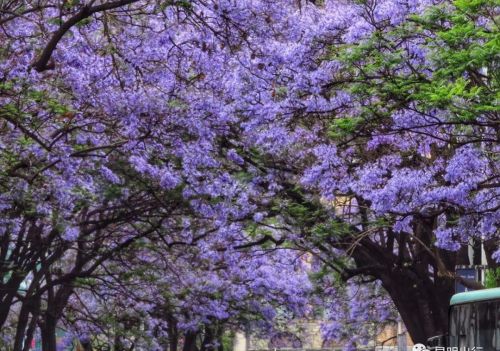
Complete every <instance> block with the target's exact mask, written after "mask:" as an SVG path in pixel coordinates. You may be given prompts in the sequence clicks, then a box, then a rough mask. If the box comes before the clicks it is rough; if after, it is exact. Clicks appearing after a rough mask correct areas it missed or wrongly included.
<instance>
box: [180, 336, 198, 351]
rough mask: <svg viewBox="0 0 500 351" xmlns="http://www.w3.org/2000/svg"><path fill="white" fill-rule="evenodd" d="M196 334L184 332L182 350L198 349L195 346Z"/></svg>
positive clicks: (194, 350) (192, 350)
mask: <svg viewBox="0 0 500 351" xmlns="http://www.w3.org/2000/svg"><path fill="white" fill-rule="evenodd" d="M197 336H198V333H197V332H193V331H188V332H187V333H185V334H184V347H183V348H182V351H198V348H197V347H196V337H197Z"/></svg>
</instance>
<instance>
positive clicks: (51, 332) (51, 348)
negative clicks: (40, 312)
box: [40, 311, 57, 351]
mask: <svg viewBox="0 0 500 351" xmlns="http://www.w3.org/2000/svg"><path fill="white" fill-rule="evenodd" d="M56 328H57V318H56V317H55V316H53V314H52V313H50V311H47V312H46V313H45V318H44V321H43V323H42V324H41V326H40V329H41V334H42V351H55V350H56V347H57V344H56Z"/></svg>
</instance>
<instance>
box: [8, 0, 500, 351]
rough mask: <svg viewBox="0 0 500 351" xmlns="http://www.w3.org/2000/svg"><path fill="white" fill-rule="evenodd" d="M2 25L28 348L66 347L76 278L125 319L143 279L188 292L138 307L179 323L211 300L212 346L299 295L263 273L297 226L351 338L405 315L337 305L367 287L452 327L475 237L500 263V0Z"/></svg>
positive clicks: (372, 2)
mask: <svg viewBox="0 0 500 351" xmlns="http://www.w3.org/2000/svg"><path fill="white" fill-rule="evenodd" d="M0 26H1V29H2V30H1V31H0V40H1V41H2V49H1V51H0V165H1V168H0V180H1V181H0V187H1V191H0V215H1V217H0V221H1V222H0V277H2V279H1V280H0V327H2V334H4V335H2V336H3V337H4V339H5V343H6V344H8V345H9V346H8V347H11V348H14V350H16V351H17V350H23V349H24V350H27V349H28V345H29V341H30V340H31V339H32V338H33V335H35V333H37V332H38V331H39V332H40V333H41V337H42V340H43V349H44V351H49V350H50V351H52V350H55V342H56V328H57V326H59V327H60V326H62V325H63V324H64V325H65V326H71V325H73V326H74V328H75V333H76V332H77V329H80V330H84V329H85V327H83V326H82V325H81V322H82V321H85V319H86V318H85V313H83V312H84V311H83V310H82V307H83V306H85V303H81V302H80V303H79V302H78V301H75V299H76V298H77V297H78V296H85V297H86V299H87V300H88V303H89V304H90V303H92V306H93V307H92V309H91V310H92V311H100V312H99V313H101V312H102V314H103V319H100V320H95V321H89V323H88V325H87V327H88V328H89V330H95V329H92V328H96V327H99V326H101V327H102V326H106V318H104V317H106V315H109V311H108V314H107V313H105V312H106V311H105V310H104V309H103V308H104V307H105V306H104V304H103V302H105V301H106V300H108V296H109V300H110V301H112V305H113V306H115V307H116V311H117V313H116V315H115V316H114V317H117V318H118V319H119V317H120V316H121V315H123V314H126V313H127V309H132V308H131V307H130V303H129V302H127V303H125V301H134V299H138V300H139V299H143V298H144V299H146V298H148V296H144V295H146V291H152V292H154V294H155V293H157V292H158V293H159V292H161V291H167V292H168V294H167V296H166V297H165V296H163V297H161V298H160V297H159V298H158V299H155V301H142V302H143V304H137V306H135V307H137V309H139V310H141V308H142V307H144V309H143V311H142V312H141V311H139V312H140V313H138V314H136V315H134V317H133V318H132V319H133V320H137V318H139V319H141V318H144V320H142V321H140V322H138V323H136V322H134V323H135V324H134V323H132V324H129V325H134V326H135V327H137V328H138V329H137V330H143V329H141V328H144V327H145V326H148V325H149V326H153V327H152V328H153V329H154V328H156V326H157V325H159V324H155V323H156V322H151V320H150V318H153V319H154V320H155V321H156V320H161V321H162V323H166V325H167V330H168V328H171V329H170V332H168V331H167V333H170V335H169V337H171V338H172V335H173V334H172V333H174V334H175V331H174V329H175V328H174V325H175V323H186V325H188V324H189V323H193V324H192V325H191V326H190V327H189V328H186V329H185V331H186V332H187V331H191V332H193V333H198V334H199V333H204V335H205V336H207V335H208V337H207V339H206V343H202V344H203V345H205V347H206V346H207V345H209V344H210V345H212V344H213V343H212V342H211V341H210V340H215V339H217V338H216V337H214V335H216V334H217V333H218V332H219V331H220V330H218V328H219V326H220V325H223V324H224V323H226V322H228V321H227V318H228V316H231V318H232V320H231V323H235V325H237V324H238V323H236V322H235V321H236V320H238V319H239V318H240V317H241V316H243V315H245V314H247V313H250V312H251V313H255V314H256V315H259V314H261V315H262V316H263V318H264V319H265V320H271V319H272V318H268V317H269V315H268V316H266V315H265V311H266V308H265V303H264V302H263V301H265V299H267V300H268V301H269V303H270V304H276V303H282V304H283V305H284V306H286V307H287V308H290V309H291V310H296V311H299V310H300V308H299V307H298V306H300V305H301V304H302V303H303V300H302V299H303V298H304V296H305V293H306V292H305V290H302V289H297V290H295V289H294V287H293V285H294V284H296V282H298V281H301V279H302V278H301V277H302V274H301V273H297V272H296V273H297V275H296V276H294V277H293V279H292V278H290V281H286V282H287V284H289V285H288V286H287V287H286V289H284V292H282V294H283V295H280V294H278V293H277V292H276V291H274V289H272V286H271V285H264V286H263V285H261V283H259V282H260V281H261V280H262V279H263V277H264V276H265V277H266V278H265V279H268V280H269V281H270V282H272V284H276V285H275V286H276V287H280V286H281V285H280V281H279V280H276V277H277V275H278V276H279V268H278V269H277V270H274V269H271V268H269V269H270V270H271V271H269V272H265V269H264V267H272V266H273V265H276V267H279V262H281V258H280V255H279V254H276V252H279V250H282V249H293V251H295V252H298V253H299V255H300V252H309V253H310V254H312V255H313V256H314V260H315V262H316V263H318V264H320V265H322V266H323V267H321V269H319V268H318V269H317V270H316V268H317V267H315V270H316V271H315V274H317V275H318V277H317V278H318V279H316V280H315V281H316V282H318V283H319V284H324V286H323V288H324V289H323V291H324V292H325V293H326V294H327V296H324V297H325V300H324V301H325V302H326V303H327V305H326V306H324V307H325V308H326V311H323V312H324V313H325V315H327V316H328V317H331V319H332V323H331V324H330V326H334V327H333V329H332V328H325V333H326V335H330V336H332V337H342V336H343V335H344V336H345V335H349V334H352V333H349V332H342V331H339V330H335V329H338V328H339V326H340V328H344V327H345V328H346V329H345V330H347V331H349V326H350V325H361V324H363V323H362V322H363V320H364V321H367V322H370V323H371V322H372V321H374V320H377V319H379V320H385V319H387V318H391V317H390V316H389V315H388V314H387V313H383V312H384V311H382V310H378V309H377V308H376V303H373V304H370V303H366V304H365V305H364V306H365V308H366V309H367V310H369V311H370V313H366V314H362V313H358V314H356V313H354V312H353V313H354V314H353V313H351V314H350V313H349V312H348V310H349V306H345V308H344V307H343V308H342V309H338V310H335V308H336V307H335V306H336V304H335V301H336V298H342V297H343V296H345V297H347V298H349V297H355V296H357V297H359V300H356V301H355V302H353V303H352V304H351V306H350V310H351V311H356V310H358V311H359V310H362V309H363V307H360V306H361V305H360V303H361V304H362V303H363V300H365V302H366V296H368V295H370V293H369V291H375V292H376V293H374V294H373V296H376V297H378V296H381V300H379V301H381V302H380V303H381V304H383V305H384V306H389V305H390V303H389V302H388V301H387V300H386V298H385V296H384V292H385V293H387V294H388V296H389V297H390V298H391V300H392V302H393V303H394V305H395V306H396V308H397V310H398V312H399V314H400V316H401V318H402V319H403V321H404V322H405V324H406V326H407V328H408V330H409V332H410V334H411V336H412V338H413V339H414V341H416V342H424V341H425V340H426V338H427V337H430V336H432V335H435V334H440V333H443V332H444V331H445V329H446V325H447V317H446V310H447V304H448V299H449V296H450V295H451V294H452V292H453V289H454V284H455V281H457V280H458V281H460V282H461V283H462V284H465V285H468V286H471V287H475V288H478V287H480V286H479V284H478V283H477V282H471V281H467V280H465V279H463V278H460V277H458V276H456V274H455V265H457V264H467V263H471V262H468V256H467V249H468V246H469V245H474V246H477V245H480V244H483V246H484V249H485V252H486V256H487V260H488V265H489V268H490V271H489V273H488V274H489V277H490V278H491V279H490V282H493V284H494V283H495V280H496V281H498V276H499V274H498V262H499V261H500V251H499V235H500V234H499V230H498V223H499V221H500V215H499V195H500V194H499V189H498V186H499V182H498V177H499V171H498V166H499V162H498V151H499V147H498V137H499V135H498V130H499V128H498V123H499V118H498V108H497V102H498V73H497V72H498V45H499V43H498V11H497V4H496V2H495V1H493V0H475V1H461V0H455V1H428V0H413V1H410V0H369V1H354V0H353V1H349V0H345V1H333V0H326V1H284V2H283V3H281V4H280V6H276V3H274V2H271V1H268V0H248V1H238V2H236V1H230V0H221V1H216V0H211V1H197V0H192V1H184V0H182V1H160V0H158V1H139V0H135V1H134V0H116V1H104V0H102V1H101V0H88V1H73V0H71V1H51V0H46V1H24V2H16V1H3V2H1V3H0ZM154 243H160V244H159V246H158V247H155V246H154ZM182 247H185V253H183V255H180V256H179V253H178V250H181V252H182V249H181V248H182ZM253 247H262V248H264V249H265V250H266V254H272V255H273V257H269V258H259V255H258V254H257V255H254V254H255V252H253V251H252V250H254V249H252V248H253ZM248 251H251V253H249V252H248ZM257 251H258V250H257ZM205 255H206V256H205ZM220 255H222V256H223V258H224V259H223V260H222V259H221V256H220ZM287 255H288V254H285V255H284V257H288V256H287ZM198 256H201V257H205V259H203V258H202V259H201V261H200V264H199V265H195V264H194V262H196V261H195V257H196V258H197V257H198ZM292 256H293V255H292ZM176 257H181V258H180V259H179V260H178V261H175V258H176ZM287 259H289V260H291V259H292V258H291V257H288V258H287ZM260 260H263V261H260ZM119 262H122V265H121V266H120V264H119ZM241 262H247V263H245V264H244V265H245V266H246V267H240V266H239V265H241ZM219 263H220V264H221V266H219V265H218V264H219ZM260 265H262V267H261V268H262V269H263V270H264V272H261V271H260V270H259V269H257V267H259V266H260ZM125 267H130V268H131V272H130V274H126V269H125ZM153 267H156V269H157V271H153V272H149V271H152V270H153V269H154V268H153ZM172 267H175V269H174V272H170V273H168V269H169V268H172ZM249 267H256V268H255V269H254V270H253V271H252V272H251V273H252V274H251V275H250V276H251V282H249V283H248V285H246V284H243V285H244V289H245V294H247V295H245V296H246V297H247V298H244V299H242V300H243V301H245V302H243V304H242V305H237V306H233V305H231V304H233V302H234V301H236V300H238V298H235V295H233V294H232V293H231V289H235V290H236V291H240V290H239V289H241V288H243V287H242V282H241V281H240V280H239V278H238V279H236V277H238V276H240V275H241V274H246V273H244V272H249V273H250V271H248V269H249ZM219 268H220V271H219ZM163 271H165V273H164V274H162V272H163ZM292 271H293V270H292ZM175 272H177V274H176V273H175ZM242 272H243V273H242ZM259 272H261V273H262V274H264V273H265V274H264V275H263V276H262V275H261V276H259ZM290 274H292V272H290ZM106 275H107V277H106ZM103 276H104V277H105V278H104V279H103V280H102V281H101V282H99V279H101V277H103ZM183 276H184V277H186V279H185V280H183V279H181V278H182V277H183ZM115 278H116V279H118V281H120V280H123V286H116V284H115V283H116V279H115ZM164 279H167V280H168V281H164ZM138 282H141V283H140V284H141V286H142V284H144V286H148V288H147V290H144V291H143V292H141V293H140V294H138V295H136V292H135V291H134V288H133V286H134V284H136V283H137V284H138ZM210 282H213V284H215V285H217V284H216V282H221V284H222V282H224V283H223V284H222V286H224V287H230V288H228V289H225V288H224V289H223V290H224V292H222V290H218V289H219V288H220V286H217V287H214V286H213V284H212V283H210ZM346 282H347V283H346ZM197 283H200V286H196V284H197ZM357 284H361V286H362V285H363V284H367V285H366V286H365V287H363V288H362V289H363V291H365V289H366V292H365V293H360V294H357V295H356V294H352V292H351V291H352V290H353V289H354V288H353V286H355V285H357ZM165 285H171V286H169V287H168V289H167V288H166V287H165ZM283 288H285V287H283ZM306 290H307V289H306ZM319 290H321V289H319ZM228 291H229V292H228ZM273 291H274V293H276V294H275V295H273ZM108 293H109V295H108ZM169 294H170V295H169ZM294 294H295V295H296V296H295V297H293V295H294ZM328 294H329V295H328ZM207 296H208V297H207ZM150 297H151V296H149V298H150ZM200 297H203V298H204V300H203V301H202V302H200V300H199V298H200ZM92 301H93V302H92ZM183 301H184V302H185V303H186V302H187V303H191V304H192V305H193V306H188V305H182V302H183ZM188 301H189V302H188ZM313 301H314V299H312V300H311V303H313ZM152 302H154V303H158V304H159V305H162V306H158V307H159V308H160V310H161V308H163V309H165V313H164V314H160V316H158V315H155V314H151V313H149V312H151V311H150V310H148V308H147V306H150V305H151V303H152ZM299 302H300V303H299ZM358 302H359V303H358ZM247 303H248V304H249V305H246V304H247ZM261 303H263V305H259V304H261ZM255 304H257V305H259V306H260V307H258V306H257V305H255ZM228 305H231V306H230V307H231V308H229V307H227V308H226V306H228ZM221 306H222V307H221ZM134 309H135V308H134ZM70 311H71V313H70ZM96 313H97V312H96ZM71 314H74V316H77V317H78V318H77V317H74V316H71ZM169 315H170V316H174V317H175V318H176V321H177V322H175V323H174V322H173V320H172V319H171V318H170V321H169V317H168V316H169ZM238 316H239V317H238ZM70 317H71V318H70ZM73 317H74V318H73ZM358 317H359V318H358ZM72 318H73V319H72ZM163 318H164V319H163ZM247 319H248V318H247ZM77 320H78V323H77ZM241 320H242V321H243V320H245V321H246V319H245V318H242V319H241ZM348 320H350V321H351V322H353V323H355V324H350V323H347V322H346V321H348ZM181 321H182V322H181ZM109 322H110V323H111V322H113V323H114V322H116V323H118V324H119V323H123V322H124V321H123V320H122V321H119V320H116V321H109ZM344 322H345V323H344ZM116 323H115V325H118V324H116ZM228 323H229V322H228ZM238 327H239V326H238ZM350 330H352V328H351V329H350ZM101 331H102V333H103V334H106V333H108V331H105V330H101ZM114 332H116V331H112V332H110V333H114ZM117 335H118V337H123V338H127V337H128V336H127V335H119V333H118V334H117ZM355 337H356V335H354V339H353V340H352V341H353V343H351V345H352V346H353V347H355V345H356V341H359V340H361V339H359V340H355V339H356V338H355ZM188 339H189V337H188V335H187V334H186V335H184V342H186V341H187V340H188ZM134 340H135V339H134ZM158 340H159V341H160V344H158V347H163V348H166V347H169V348H170V350H171V351H173V350H174V349H175V348H174V347H173V343H172V344H170V345H167V346H165V345H162V344H161V340H160V339H158ZM118 341H119V340H118ZM118 341H117V345H120V344H121V343H122V342H121V341H119V342H118ZM155 342H156V341H155ZM115 346H116V345H115ZM116 347H118V349H119V348H120V347H122V346H116ZM123 347H125V346H123Z"/></svg>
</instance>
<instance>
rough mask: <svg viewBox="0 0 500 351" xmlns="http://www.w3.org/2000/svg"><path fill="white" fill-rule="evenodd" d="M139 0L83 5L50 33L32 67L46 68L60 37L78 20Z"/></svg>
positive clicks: (41, 69)
mask: <svg viewBox="0 0 500 351" xmlns="http://www.w3.org/2000/svg"><path fill="white" fill-rule="evenodd" d="M137 1H139V0H119V1H112V2H108V3H105V4H102V5H96V6H89V5H86V6H83V7H82V9H81V10H80V11H78V12H77V13H76V14H75V15H74V16H73V17H70V18H69V19H68V20H67V21H66V22H64V23H63V24H62V25H61V26H60V27H59V29H58V30H57V31H55V32H54V33H53V34H52V38H50V41H49V42H48V43H47V45H46V46H45V48H44V49H43V51H42V53H41V54H40V56H39V57H38V58H37V60H36V61H35V62H34V63H33V64H32V67H33V68H35V70H37V71H38V72H43V71H45V70H47V69H48V68H49V67H48V63H49V61H50V58H51V57H52V53H53V52H54V50H55V49H56V47H57V44H58V43H59V41H60V40H61V39H62V37H63V36H64V35H65V34H66V33H67V32H68V31H69V30H70V29H71V27H73V26H74V25H76V24H77V23H78V22H80V21H82V20H84V19H86V18H88V17H90V16H92V15H93V14H94V13H97V12H102V11H106V10H112V9H115V8H118V7H122V6H125V5H129V4H132V3H134V2H137Z"/></svg>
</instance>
